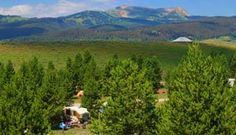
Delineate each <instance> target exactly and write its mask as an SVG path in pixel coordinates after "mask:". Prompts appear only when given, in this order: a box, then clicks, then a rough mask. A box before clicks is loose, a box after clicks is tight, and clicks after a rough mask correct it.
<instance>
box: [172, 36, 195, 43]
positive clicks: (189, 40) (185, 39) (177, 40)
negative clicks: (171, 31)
mask: <svg viewBox="0 0 236 135" xmlns="http://www.w3.org/2000/svg"><path fill="white" fill-rule="evenodd" d="M172 42H181V43H182V42H185V43H189V42H193V40H191V39H189V38H187V37H179V38H177V39H175V40H173V41H172Z"/></svg>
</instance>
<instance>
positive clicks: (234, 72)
mask: <svg viewBox="0 0 236 135" xmlns="http://www.w3.org/2000/svg"><path fill="white" fill-rule="evenodd" d="M229 69H230V77H232V78H236V54H235V55H232V56H231V57H230V59H229Z"/></svg>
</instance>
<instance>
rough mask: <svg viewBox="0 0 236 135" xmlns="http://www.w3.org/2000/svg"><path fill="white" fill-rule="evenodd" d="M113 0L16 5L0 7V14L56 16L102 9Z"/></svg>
mask: <svg viewBox="0 0 236 135" xmlns="http://www.w3.org/2000/svg"><path fill="white" fill-rule="evenodd" d="M112 1H114V0H80V1H78V2H76V1H72V0H58V1H57V3H55V4H53V5H46V4H36V5H16V6H12V7H8V8H1V7H0V14H1V15H19V16H24V17H58V16H65V15H69V14H73V13H77V12H80V11H83V10H92V9H104V8H106V7H107V6H108V5H107V3H109V2H112ZM101 3H104V4H101Z"/></svg>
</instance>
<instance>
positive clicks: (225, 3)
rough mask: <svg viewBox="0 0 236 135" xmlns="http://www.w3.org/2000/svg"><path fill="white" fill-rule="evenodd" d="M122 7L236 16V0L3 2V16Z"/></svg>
mask: <svg viewBox="0 0 236 135" xmlns="http://www.w3.org/2000/svg"><path fill="white" fill-rule="evenodd" d="M120 5H129V6H141V7H150V8H168V7H176V6H180V7H183V8H184V9H186V10H187V11H188V12H189V14H190V15H201V16H236V8H235V5H236V0H0V14H1V15H19V16H24V17H58V16H66V15H70V14H73V13H77V12H80V11H84V10H108V9H112V8H114V7H117V6H120Z"/></svg>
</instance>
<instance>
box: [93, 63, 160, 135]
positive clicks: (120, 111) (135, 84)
mask: <svg viewBox="0 0 236 135" xmlns="http://www.w3.org/2000/svg"><path fill="white" fill-rule="evenodd" d="M105 85H107V86H104V87H106V88H109V89H110V96H109V98H108V101H107V103H108V104H107V105H106V106H105V109H104V111H103V112H102V113H100V114H99V117H98V118H97V119H94V120H93V121H92V127H91V131H92V133H94V134H105V135H108V134H109V135H117V134H122V135H131V134H138V135H143V134H150V133H152V132H153V129H154V128H155V127H154V126H155V123H154V121H153V119H152V118H153V117H152V116H153V115H154V113H155V98H156V96H155V95H154V93H153V90H152V86H151V83H150V82H149V81H148V80H146V79H145V70H141V71H140V70H139V69H138V65H137V64H135V63H134V62H132V61H130V60H126V61H123V62H122V63H121V64H119V65H118V66H117V67H116V68H114V69H113V70H112V71H111V77H110V78H108V79H107V83H105Z"/></svg>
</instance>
